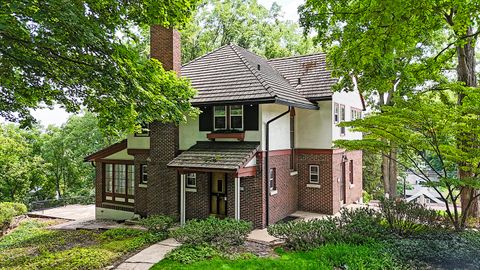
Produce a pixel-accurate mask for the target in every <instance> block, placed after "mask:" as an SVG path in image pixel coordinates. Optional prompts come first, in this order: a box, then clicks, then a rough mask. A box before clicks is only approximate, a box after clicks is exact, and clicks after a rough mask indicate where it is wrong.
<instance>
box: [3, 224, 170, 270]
mask: <svg viewBox="0 0 480 270" xmlns="http://www.w3.org/2000/svg"><path fill="white" fill-rule="evenodd" d="M49 224H50V223H49V222H45V221H37V220H27V221H25V222H22V223H21V224H20V226H19V227H18V228H16V229H15V230H14V231H13V232H11V233H9V234H8V235H6V236H4V237H2V238H0V268H2V269H3V268H7V269H99V268H103V267H106V266H108V265H111V264H113V263H114V262H115V261H117V260H119V258H120V257H122V256H124V255H125V254H127V253H129V252H134V251H137V250H139V249H142V248H144V247H145V246H146V245H149V244H152V243H155V242H158V241H160V240H162V238H160V237H158V236H156V235H154V234H151V233H148V232H145V231H141V230H134V229H128V228H117V229H112V230H107V231H105V232H102V233H100V232H98V231H85V230H76V231H54V230H48V229H46V228H45V227H46V226H48V225H49Z"/></svg>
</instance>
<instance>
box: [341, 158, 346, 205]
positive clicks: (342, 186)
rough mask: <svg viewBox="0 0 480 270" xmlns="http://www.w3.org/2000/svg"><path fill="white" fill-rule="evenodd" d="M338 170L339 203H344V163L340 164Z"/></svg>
mask: <svg viewBox="0 0 480 270" xmlns="http://www.w3.org/2000/svg"><path fill="white" fill-rule="evenodd" d="M340 166H341V168H340V170H341V175H340V201H341V202H342V203H346V201H347V200H345V179H346V177H345V174H346V173H345V162H342V163H340Z"/></svg>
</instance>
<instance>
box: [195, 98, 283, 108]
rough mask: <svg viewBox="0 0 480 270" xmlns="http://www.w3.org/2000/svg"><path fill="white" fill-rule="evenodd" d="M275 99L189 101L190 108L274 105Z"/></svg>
mask: <svg viewBox="0 0 480 270" xmlns="http://www.w3.org/2000/svg"><path fill="white" fill-rule="evenodd" d="M275 102H276V100H275V98H259V99H244V100H216V101H204V102H195V101H191V102H190V103H191V104H192V106H195V107H200V106H212V105H240V104H262V103H275Z"/></svg>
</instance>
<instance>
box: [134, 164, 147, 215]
mask: <svg viewBox="0 0 480 270" xmlns="http://www.w3.org/2000/svg"><path fill="white" fill-rule="evenodd" d="M134 157H135V158H134V164H135V213H137V214H140V215H141V216H146V215H147V214H148V202H147V187H148V184H147V187H139V185H140V183H141V175H140V173H141V165H142V164H147V166H149V164H148V162H147V159H148V157H149V155H148V154H136V155H135V156H134Z"/></svg>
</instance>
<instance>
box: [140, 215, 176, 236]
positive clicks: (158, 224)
mask: <svg viewBox="0 0 480 270" xmlns="http://www.w3.org/2000/svg"><path fill="white" fill-rule="evenodd" d="M140 224H141V225H142V226H144V227H145V228H147V230H148V231H149V232H151V233H154V234H157V235H161V236H167V235H168V229H170V228H171V227H172V225H173V218H171V217H169V216H161V215H153V216H149V217H147V218H143V219H141V220H140Z"/></svg>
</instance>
